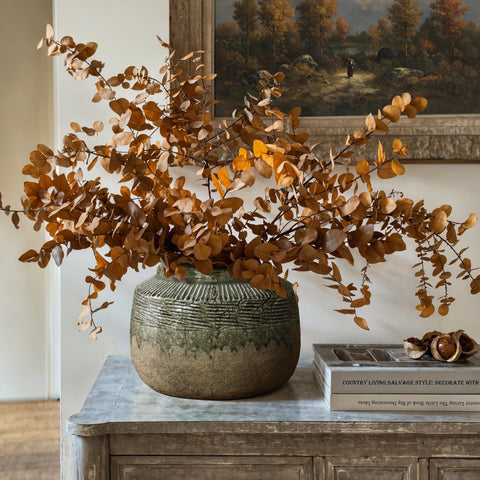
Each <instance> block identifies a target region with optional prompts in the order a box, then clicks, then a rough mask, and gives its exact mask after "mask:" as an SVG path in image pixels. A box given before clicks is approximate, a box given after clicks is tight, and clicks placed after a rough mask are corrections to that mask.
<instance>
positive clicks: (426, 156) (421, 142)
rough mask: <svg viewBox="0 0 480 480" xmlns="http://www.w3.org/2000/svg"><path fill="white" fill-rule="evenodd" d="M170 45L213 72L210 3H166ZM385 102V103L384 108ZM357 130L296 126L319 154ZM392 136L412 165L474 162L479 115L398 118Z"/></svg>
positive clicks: (359, 121) (322, 123) (326, 124)
mask: <svg viewBox="0 0 480 480" xmlns="http://www.w3.org/2000/svg"><path fill="white" fill-rule="evenodd" d="M170 44H171V45H172V47H173V48H174V49H175V50H176V52H177V55H178V56H182V55H184V54H186V53H189V52H191V51H194V50H204V51H205V61H204V63H205V68H206V71H211V72H214V71H215V66H214V45H215V0H170ZM397 93H401V92H392V96H393V94H397ZM389 101H390V99H385V103H388V102H389ZM452 101H455V99H452ZM382 106H383V105H379V107H382ZM368 113H369V112H365V114H368ZM362 126H363V117H361V116H351V117H343V116H335V117H331V116H324V117H302V124H301V127H302V129H303V130H305V131H306V132H308V133H309V134H310V139H311V142H312V143H315V144H319V150H320V153H321V154H322V155H327V154H328V152H329V151H330V149H331V148H333V149H334V150H335V149H336V148H338V147H339V146H341V145H342V144H343V142H344V141H345V138H346V134H347V133H350V132H353V131H354V130H358V129H359V128H361V127H362ZM397 137H401V139H402V141H404V142H405V143H407V144H408V146H409V152H410V153H409V158H408V160H407V161H409V162H412V163H426V162H428V163H430V162H433V163H475V162H479V161H480V115H477V114H459V115H428V114H421V115H420V116H419V117H418V118H416V119H415V120H414V121H412V120H409V119H402V120H401V121H399V122H398V123H397V124H395V125H393V126H392V127H391V130H390V131H389V132H388V133H387V134H385V135H382V142H384V143H385V144H388V143H390V142H392V141H393V140H394V139H395V138H397ZM374 143H375V142H373V143H372V142H370V143H369V145H368V148H372V149H376V146H375V144H374ZM365 153H366V154H367V153H368V152H365Z"/></svg>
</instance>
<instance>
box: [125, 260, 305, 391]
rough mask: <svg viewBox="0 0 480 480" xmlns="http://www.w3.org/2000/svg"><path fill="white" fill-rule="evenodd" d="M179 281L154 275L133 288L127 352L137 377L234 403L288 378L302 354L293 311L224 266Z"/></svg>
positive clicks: (161, 387)
mask: <svg viewBox="0 0 480 480" xmlns="http://www.w3.org/2000/svg"><path fill="white" fill-rule="evenodd" d="M187 271H188V272H187V276H186V278H185V280H184V281H179V280H178V279H177V278H176V277H170V278H166V277H165V276H164V275H163V270H162V269H161V268H159V269H158V270H157V274H156V275H155V276H154V277H152V278H150V279H148V280H146V281H144V282H142V283H140V284H139V285H138V286H137V288H136V289H135V294H134V300H133V307H132V316H131V322H130V350H131V356H132V361H133V365H134V367H135V369H136V371H137V373H138V375H139V376H140V378H141V379H142V380H143V381H144V382H145V383H146V384H147V385H148V386H149V387H151V388H153V389H154V390H156V391H158V392H161V393H165V394H167V395H172V396H176V397H185V398H202V399H233V398H242V397H249V396H253V395H258V394H261V393H265V392H269V391H271V390H275V389H276V388H278V387H280V386H282V385H283V384H285V383H286V382H287V381H288V379H289V378H290V376H291V375H292V374H293V372H294V370H295V367H296V365H297V362H298V357H299V352H300V326H299V315H298V306H297V302H296V300H295V294H294V292H293V289H292V285H291V284H290V283H288V282H285V283H284V285H285V288H286V290H287V296H286V298H282V297H279V296H278V295H277V294H276V293H275V292H272V291H263V290H258V289H256V288H252V287H251V286H250V285H249V283H248V282H245V281H241V280H237V279H234V278H233V277H231V276H230V275H229V273H228V272H227V270H226V269H215V270H214V272H213V273H212V274H211V275H209V276H206V275H203V274H201V273H199V272H198V271H197V270H195V269H194V268H192V267H189V268H187Z"/></svg>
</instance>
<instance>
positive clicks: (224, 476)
mask: <svg viewBox="0 0 480 480" xmlns="http://www.w3.org/2000/svg"><path fill="white" fill-rule="evenodd" d="M110 472H111V479H112V480H185V479H187V478H188V479H189V480H313V460H312V458H310V457H286V458H275V457H193V456H192V457H157V456H153V457H150V456H145V457H142V456H112V457H111V458H110Z"/></svg>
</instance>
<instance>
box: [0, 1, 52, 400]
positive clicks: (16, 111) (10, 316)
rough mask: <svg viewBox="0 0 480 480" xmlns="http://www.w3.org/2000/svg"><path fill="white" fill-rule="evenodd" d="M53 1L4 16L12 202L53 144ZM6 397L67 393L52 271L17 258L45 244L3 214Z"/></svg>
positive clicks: (2, 58) (5, 172) (5, 129)
mask: <svg viewBox="0 0 480 480" xmlns="http://www.w3.org/2000/svg"><path fill="white" fill-rule="evenodd" d="M51 15H52V8H51V0H27V1H25V2H23V4H22V8H19V3H18V2H17V1H14V0H3V1H2V8H1V15H0V62H1V65H2V80H1V84H2V86H1V88H0V105H1V112H2V116H1V128H0V144H1V145H2V148H1V150H0V161H1V165H2V173H1V176H0V192H2V199H3V203H4V205H6V204H10V205H11V206H12V207H13V208H15V207H16V208H18V207H21V203H20V197H21V195H22V193H23V182H24V181H25V180H26V179H27V178H26V177H24V176H23V175H21V169H22V166H23V165H24V164H26V163H28V161H29V154H30V151H32V150H34V149H35V148H36V145H37V143H46V144H51V141H52V131H51V127H52V94H51V92H52V91H53V89H52V83H51V82H52V65H51V62H49V61H48V60H47V59H46V58H45V55H43V53H41V52H38V51H37V50H36V45H37V43H38V40H39V39H40V38H41V37H42V36H43V35H44V32H45V25H46V23H47V22H51V21H52V20H51ZM0 232H1V235H0V262H1V274H0V305H1V306H2V309H1V321H0V323H1V335H0V401H2V400H29V399H41V398H47V397H48V396H58V395H59V391H58V390H59V385H58V382H57V381H56V379H55V378H53V376H52V372H53V373H54V368H53V367H54V365H53V364H52V359H51V357H50V349H49V344H50V339H51V324H50V319H51V317H50V316H49V315H48V313H47V311H48V310H47V309H49V304H48V301H47V299H46V296H47V295H48V294H49V289H48V288H47V286H46V275H49V273H47V271H46V270H41V269H39V268H38V267H37V266H36V265H34V264H23V263H20V262H19V261H18V260H17V258H18V257H19V256H20V255H21V254H22V253H23V252H24V251H26V250H28V249H30V248H38V247H39V246H40V245H41V244H42V243H43V242H44V234H43V232H39V233H37V232H34V231H33V230H32V227H31V222H29V221H26V220H23V221H22V229H21V230H18V231H17V230H15V229H14V228H13V225H12V224H11V222H10V219H9V218H6V217H5V216H4V215H3V213H2V214H1V215H0Z"/></svg>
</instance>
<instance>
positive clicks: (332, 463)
mask: <svg viewBox="0 0 480 480" xmlns="http://www.w3.org/2000/svg"><path fill="white" fill-rule="evenodd" d="M325 461H326V469H325V470H326V480H372V479H375V480H417V478H418V475H419V473H418V459H417V458H416V457H398V458H348V457H346V458H343V457H328V458H326V459H325Z"/></svg>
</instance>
